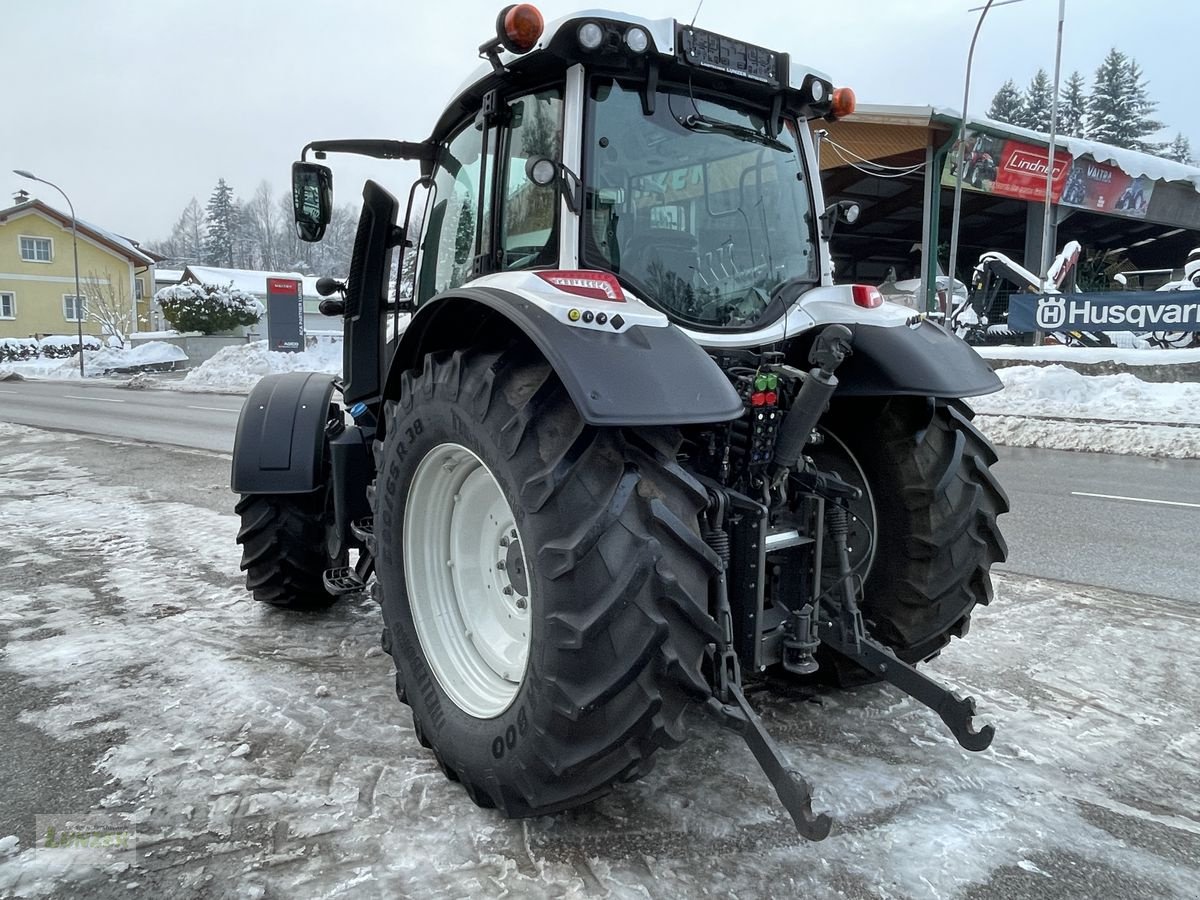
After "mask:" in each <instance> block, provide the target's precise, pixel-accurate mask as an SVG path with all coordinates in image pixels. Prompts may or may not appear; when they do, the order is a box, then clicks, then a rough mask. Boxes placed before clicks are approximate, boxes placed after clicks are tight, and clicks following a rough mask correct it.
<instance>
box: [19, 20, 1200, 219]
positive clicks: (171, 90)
mask: <svg viewBox="0 0 1200 900" xmlns="http://www.w3.org/2000/svg"><path fill="white" fill-rule="evenodd" d="M981 2H982V0H835V2H816V0H790V2H767V0H705V2H704V7H703V9H702V10H701V12H700V17H699V19H698V21H697V23H696V24H697V25H699V26H702V27H705V28H708V29H711V30H713V31H720V32H723V33H726V34H729V35H732V36H735V37H739V38H742V39H744V40H747V41H751V42H753V43H757V44H762V45H765V46H768V47H771V48H773V49H778V50H786V51H789V52H790V53H791V54H792V58H793V59H795V60H802V61H806V62H808V63H809V64H811V65H813V66H815V67H817V68H820V69H823V70H825V71H826V72H827V73H828V74H829V75H831V76H832V78H833V80H834V82H835V83H837V84H848V85H850V86H851V87H853V88H854V89H855V91H856V93H857V95H858V99H859V102H860V103H899V104H913V105H924V104H932V105H941V106H953V107H955V108H957V107H958V106H960V105H961V103H962V79H963V70H964V65H965V61H966V53H967V46H968V43H969V41H970V38H971V32H972V29H973V28H974V25H975V22H976V19H977V16H978V13H969V12H968V11H967V10H968V8H969V7H972V6H978V5H980V3H981ZM503 5H504V4H503V3H502V2H499V0H496V2H491V0H489V2H480V0H428V2H426V0H418V2H414V0H38V2H17V0H0V6H2V7H3V9H2V12H0V33H2V34H3V35H4V38H5V40H4V50H3V61H4V81H5V84H6V90H5V91H4V94H5V98H4V104H3V112H2V113H0V123H2V125H0V137H2V139H0V188H2V189H3V191H4V194H3V196H0V205H4V204H3V201H8V200H9V199H11V194H12V192H13V191H15V190H17V189H18V188H21V187H24V188H27V189H32V190H34V192H35V193H36V194H38V195H40V196H41V197H42V199H44V200H46V201H47V202H50V203H51V204H55V203H60V202H61V201H60V199H59V197H58V195H57V194H56V193H55V192H54V191H52V190H51V189H50V188H46V187H43V186H42V185H39V184H34V183H32V182H29V181H27V180H25V179H22V178H19V177H17V176H16V175H13V174H11V170H12V169H29V170H32V171H33V172H34V173H35V174H37V175H39V176H40V177H42V178H47V179H49V180H51V181H56V182H57V183H58V184H59V185H60V186H62V187H63V188H64V189H65V190H66V191H67V192H68V193H69V194H70V195H71V199H72V200H73V201H74V203H75V209H76V212H77V213H78V214H79V216H80V218H83V219H88V220H90V221H92V222H95V223H96V224H98V225H101V226H103V227H106V228H109V229H111V230H114V231H119V232H121V233H123V234H126V235H128V236H130V237H133V238H134V239H136V240H142V241H147V240H154V239H158V238H162V237H166V236H167V234H168V233H169V232H170V229H171V225H172V224H173V223H174V221H175V219H176V218H177V216H178V215H179V212H180V210H181V209H182V208H183V207H184V206H185V205H186V204H187V202H188V200H190V199H191V198H192V197H193V196H195V197H197V198H198V199H199V200H200V202H201V204H203V203H204V202H205V201H206V200H207V198H208V195H209V193H210V192H211V191H212V188H213V185H214V184H215V183H216V181H217V178H218V177H224V178H225V179H226V180H227V181H228V182H229V183H230V184H231V185H232V186H233V188H234V190H235V191H236V192H237V193H238V195H239V196H241V197H246V198H248V197H249V196H250V195H252V194H253V192H254V190H255V188H256V186H257V185H258V183H259V181H261V180H262V179H264V178H266V179H268V180H269V181H270V182H271V183H272V185H273V186H274V188H275V190H276V192H279V191H281V190H282V189H283V188H284V187H285V185H286V182H287V179H288V177H289V175H288V167H289V165H290V164H291V162H292V160H293V159H295V158H297V156H298V153H299V150H300V148H301V147H302V146H303V144H304V143H306V142H307V141H309V140H312V139H315V138H339V137H394V138H403V139H416V140H419V139H421V138H424V137H425V136H426V135H427V134H428V131H429V129H430V127H431V126H432V124H433V121H434V118H435V117H436V115H437V114H438V112H439V111H440V110H441V108H442V107H443V106H444V104H445V103H446V101H447V100H448V99H449V97H450V94H451V92H452V91H454V90H455V88H456V87H457V86H458V85H459V84H460V83H461V81H462V79H463V78H464V77H465V76H466V75H467V74H468V73H470V72H471V71H472V70H473V68H474V66H475V65H477V62H478V61H477V59H476V48H477V47H478V46H479V44H480V42H481V41H483V39H484V38H486V37H487V36H488V34H489V32H490V31H491V29H492V27H493V23H494V21H495V15H496V12H497V11H498V10H499V8H500V7H501V6H503ZM538 5H539V7H540V8H541V10H542V12H543V13H544V14H545V15H546V18H547V19H548V20H549V19H552V18H555V17H558V16H560V15H563V14H566V13H569V12H572V11H574V10H576V9H579V8H581V7H580V5H576V4H573V3H570V2H566V0H546V2H543V3H540V4H538ZM1190 6H1191V2H1190V0H1189V2H1187V3H1183V2H1180V0H1144V2H1141V3H1138V4H1136V6H1133V5H1131V4H1130V3H1129V0H1067V22H1066V29H1065V38H1064V50H1063V79H1064V81H1065V79H1066V76H1067V74H1068V73H1069V72H1070V71H1071V70H1072V69H1076V68H1077V69H1080V70H1081V71H1083V72H1084V74H1085V75H1087V76H1088V81H1089V84H1090V81H1091V74H1092V72H1093V71H1094V70H1095V68H1096V66H1097V65H1098V64H1099V63H1100V61H1101V59H1102V58H1103V56H1104V54H1105V53H1106V52H1107V50H1108V48H1109V47H1110V46H1112V45H1113V44H1117V45H1118V46H1120V47H1121V49H1123V50H1125V51H1126V52H1128V53H1130V54H1132V55H1133V56H1134V57H1136V58H1137V60H1138V61H1139V62H1140V63H1141V65H1142V67H1143V68H1144V69H1145V72H1146V75H1147V77H1148V78H1149V81H1150V89H1151V93H1152V94H1153V96H1154V97H1155V98H1157V100H1158V102H1159V104H1160V107H1159V118H1160V119H1161V120H1162V121H1164V122H1166V123H1167V124H1168V126H1170V132H1169V134H1167V133H1165V137H1170V136H1173V135H1174V133H1175V131H1176V130H1180V131H1182V132H1183V133H1184V134H1186V135H1188V137H1189V138H1191V140H1192V143H1193V146H1194V147H1196V149H1197V151H1200V126H1198V125H1197V124H1196V123H1197V111H1196V102H1195V91H1194V85H1195V84H1196V76H1195V70H1194V68H1193V65H1194V61H1193V58H1192V55H1191V54H1192V52H1194V50H1193V49H1192V44H1193V43H1194V39H1195V35H1194V33H1193V32H1194V29H1193V28H1191V25H1192V24H1193V23H1192V22H1191V21H1190V20H1191V19H1192V18H1193V17H1194V13H1193V12H1192V11H1190V9H1189V7H1190ZM625 8H626V9H627V10H629V11H631V12H633V11H636V12H638V13H639V14H641V15H645V16H647V17H650V18H657V17H670V16H674V17H676V18H679V19H685V20H686V19H690V18H691V16H692V13H693V12H694V11H695V4H694V2H693V0H687V2H668V0H639V2H638V3H636V4H627V5H626V6H625ZM1057 9H1058V2H1057V0H1024V2H1022V3H1019V4H1016V5H1011V6H1002V7H995V8H993V10H992V11H991V12H990V13H989V14H988V19H987V21H986V22H985V24H984V27H983V32H982V35H981V37H980V41H979V47H978V50H977V53H976V61H975V71H974V75H973V82H972V99H971V108H972V111H973V112H982V111H983V110H985V109H986V108H987V105H988V102H989V101H990V99H991V96H992V94H993V93H994V92H995V91H996V89H997V88H998V87H999V86H1000V84H1001V83H1002V82H1003V81H1004V80H1005V79H1006V78H1013V79H1015V80H1016V81H1017V82H1018V83H1019V84H1022V85H1024V84H1026V83H1027V82H1028V81H1029V79H1030V78H1031V77H1032V75H1033V73H1034V72H1035V70H1036V69H1037V67H1038V66H1043V67H1045V68H1046V70H1047V71H1049V72H1052V71H1053V65H1054V33H1055V24H1056V21H1057ZM331 161H332V162H333V165H334V172H335V193H336V197H337V199H338V201H339V202H344V201H352V200H356V199H357V198H358V196H359V195H360V191H361V182H362V179H363V178H364V177H367V176H370V177H375V178H376V179H377V180H379V181H381V182H382V183H383V184H384V185H385V186H387V187H389V188H390V189H391V190H392V191H393V193H397V194H400V193H402V192H404V191H406V190H407V188H408V185H409V184H410V183H411V180H412V179H413V178H414V177H415V167H411V166H410V165H408V164H403V163H384V162H369V161H368V162H359V161H350V162H346V161H342V160H334V159H333V158H332V157H331Z"/></svg>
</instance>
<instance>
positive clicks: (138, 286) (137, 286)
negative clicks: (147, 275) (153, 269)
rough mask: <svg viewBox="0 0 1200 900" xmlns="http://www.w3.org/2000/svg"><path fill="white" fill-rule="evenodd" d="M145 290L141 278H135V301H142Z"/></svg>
mask: <svg viewBox="0 0 1200 900" xmlns="http://www.w3.org/2000/svg"><path fill="white" fill-rule="evenodd" d="M144 290H145V288H144V287H142V279H140V278H135V279H134V280H133V299H134V300H141V299H142V292H143V291H144Z"/></svg>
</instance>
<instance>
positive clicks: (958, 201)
mask: <svg viewBox="0 0 1200 900" xmlns="http://www.w3.org/2000/svg"><path fill="white" fill-rule="evenodd" d="M994 2H995V0H987V3H985V4H984V6H983V12H981V13H980V14H979V21H978V22H976V23H975V33H974V34H973V35H971V48H970V49H969V50H968V51H967V75H966V78H964V79H963V103H962V123H961V124H960V125H959V129H958V154H957V164H956V165H955V167H954V214H953V216H952V217H951V221H950V268H949V270H948V271H947V273H946V274H947V275H948V276H949V278H948V279H947V291H946V309H944V310H943V312H944V313H945V315H946V321H947V322H949V321H950V315H951V313H952V312H953V311H954V280H955V275H954V267H955V265H956V264H957V262H958V226H959V220H960V219H961V218H962V184H963V166H964V165H965V164H966V156H967V103H969V102H970V99H971V64H972V63H973V62H974V61H975V42H976V41H977V40H979V29H981V28H982V27H983V20H984V19H985V18H987V14H988V10H989V9H991V8H992V3H994Z"/></svg>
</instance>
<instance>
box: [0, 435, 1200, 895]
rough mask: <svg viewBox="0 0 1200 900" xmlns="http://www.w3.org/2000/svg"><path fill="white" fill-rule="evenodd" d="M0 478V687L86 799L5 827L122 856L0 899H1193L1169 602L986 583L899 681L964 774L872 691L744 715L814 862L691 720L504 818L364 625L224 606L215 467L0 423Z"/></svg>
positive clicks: (741, 755)
mask: <svg viewBox="0 0 1200 900" xmlns="http://www.w3.org/2000/svg"><path fill="white" fill-rule="evenodd" d="M142 455H144V456H145V457H146V459H142ZM0 456H2V457H3V458H4V460H5V465H4V466H3V467H2V468H0V529H2V532H3V534H4V535H5V554H4V556H3V558H2V559H0V640H3V641H4V644H3V652H2V654H0V672H2V674H4V675H5V676H7V677H9V678H10V679H12V681H11V682H10V683H14V684H16V685H19V686H20V690H22V691H27V692H28V694H29V696H33V697H38V698H41V700H40V701H39V702H36V703H31V704H29V705H28V706H27V707H26V708H25V709H24V711H22V712H21V713H20V715H19V724H20V726H21V727H25V728H29V729H33V730H35V731H36V733H37V734H39V735H45V736H48V738H49V739H50V740H53V741H55V742H60V743H59V744H58V745H59V746H61V747H63V748H67V747H79V746H81V745H84V746H91V745H92V744H98V745H99V747H100V748H101V749H100V750H98V751H97V752H96V753H95V756H94V758H89V759H86V760H84V761H83V767H84V769H85V770H87V771H90V768H89V764H90V765H94V767H95V773H96V774H95V778H96V784H95V787H94V788H91V789H87V790H85V789H82V788H81V789H80V790H78V792H77V793H76V794H75V795H74V796H75V798H76V799H75V800H74V805H73V806H71V807H69V808H64V807H63V805H62V804H65V803H68V802H71V801H66V800H61V799H60V801H59V803H60V805H59V806H58V807H56V808H52V809H41V810H39V809H35V810H30V815H31V816H32V814H34V813H35V812H37V813H88V812H100V813H104V814H106V815H108V816H110V817H115V818H117V819H118V820H119V821H122V822H124V823H126V824H127V825H128V827H130V828H132V829H134V830H135V831H136V835H137V858H136V861H135V862H131V861H130V860H129V858H128V857H121V858H119V859H117V860H116V861H114V862H111V863H110V862H109V861H108V860H107V858H105V857H104V856H103V855H102V854H99V853H97V851H94V850H84V849H38V848H34V847H31V846H30V838H29V836H28V835H24V836H22V835H15V836H14V837H16V838H17V839H16V840H14V839H13V837H6V836H5V835H4V834H2V833H0V896H2V897H10V896H15V897H26V896H54V897H65V896H79V897H89V898H101V897H105V898H107V897H118V896H120V897H128V896H134V897H136V896H142V895H144V894H145V895H154V896H163V897H172V898H176V897H184V898H193V897H195V898H207V897H216V896H230V897H248V898H249V897H253V898H262V897H354V898H358V897H365V898H376V897H379V898H383V897H436V898H452V897H466V896H472V897H474V896H483V897H505V896H507V897H521V898H525V897H530V898H550V897H554V898H583V897H599V896H604V897H612V898H635V897H636V898H647V897H671V898H674V897H730V896H737V897H741V898H777V897H816V898H833V897H838V898H922V900H924V898H972V900H999V898H1005V900H1007V898H1012V897H1046V898H1050V897H1068V896H1069V897H1121V898H1123V900H1141V898H1146V900H1150V898H1153V900H1161V898H1168V897H1179V898H1194V897H1195V896H1196V885H1197V884H1200V823H1198V822H1197V818H1196V811H1197V810H1198V809H1200V781H1197V778H1196V759H1197V758H1200V729H1198V727H1197V721H1200V705H1198V704H1200V695H1197V692H1196V691H1195V690H1193V689H1190V688H1191V687H1192V686H1194V685H1196V684H1198V683H1200V656H1197V654H1196V653H1195V647H1194V642H1195V635H1196V634H1197V632H1198V628H1200V607H1198V606H1197V605H1196V604H1194V603H1186V602H1178V601H1169V600H1160V599H1152V598H1148V597H1141V596H1126V595H1118V594H1115V593H1113V592H1110V591H1105V590H1100V589H1084V588H1072V587H1068V586H1065V585H1062V584H1057V583H1050V582H1045V581H1039V580H1036V579H1028V578H1022V577H1017V576H1006V577H1002V578H999V579H998V589H997V593H996V599H995V601H994V603H993V604H992V605H991V606H990V607H988V608H986V609H981V610H979V611H977V615H976V617H975V622H974V625H973V627H972V629H971V633H970V635H969V636H968V638H967V639H966V640H965V641H963V642H956V643H955V644H954V645H953V646H951V647H950V648H949V649H948V650H947V651H946V652H945V653H943V654H942V656H941V657H939V659H938V660H936V662H935V663H934V664H933V665H932V666H931V668H932V669H933V670H934V671H935V672H936V673H937V674H938V676H939V677H941V678H943V679H945V680H946V681H948V682H949V683H951V684H953V685H956V686H958V687H959V688H960V689H962V690H969V691H971V692H973V693H975V694H976V695H977V696H978V698H979V701H980V710H981V712H982V713H984V714H986V715H987V716H989V717H990V718H992V719H993V720H994V721H995V723H996V725H997V729H998V731H997V738H996V741H995V743H994V744H993V746H992V747H991V748H990V749H989V750H987V751H984V752H983V753H980V754H971V753H967V752H966V751H963V750H961V749H960V748H959V747H958V746H957V744H955V742H954V741H953V739H952V738H951V737H950V736H949V735H948V733H947V732H946V730H945V729H944V728H943V727H942V725H941V723H940V722H939V721H938V720H937V718H936V716H934V715H933V714H932V713H931V712H930V711H929V710H927V709H925V708H924V707H921V706H919V705H917V704H916V703H914V702H912V701H910V700H908V699H905V698H903V697H902V696H901V695H900V694H899V693H897V692H896V691H895V690H894V689H892V688H889V687H885V686H872V687H866V688H861V689H858V690H854V691H849V692H845V693H830V694H824V695H821V696H818V697H816V698H813V699H812V700H809V701H804V700H801V699H795V698H793V699H788V698H784V697H775V696H770V695H764V694H756V695H754V702H755V704H756V705H757V706H758V707H759V709H760V710H761V712H762V714H763V716H764V719H765V720H766V722H767V725H768V728H769V729H770V730H771V732H772V733H773V734H774V735H775V737H776V738H777V740H778V741H779V743H780V745H781V746H782V747H783V748H784V750H785V752H786V753H787V754H788V755H789V756H790V758H791V760H792V762H793V764H794V765H795V766H796V767H797V768H799V769H801V770H803V771H804V772H806V773H807V774H808V775H809V776H810V777H811V778H812V780H813V781H814V783H815V785H816V803H815V806H816V808H818V809H821V810H828V811H830V812H832V813H833V814H834V815H835V816H836V818H837V822H838V825H837V828H836V831H835V833H834V834H833V835H832V836H831V837H830V838H829V839H828V840H827V841H825V842H823V843H821V844H807V843H804V842H803V841H801V840H799V839H798V838H797V836H796V834H795V832H794V829H793V828H792V825H791V823H790V820H789V819H788V818H787V816H786V814H785V813H784V812H783V811H782V809H781V808H780V807H779V805H778V803H777V801H776V799H775V797H774V794H773V792H772V790H771V789H770V787H769V785H768V783H767V781H766V779H765V778H764V776H763V775H762V774H761V773H760V772H759V770H758V767H757V766H756V765H755V763H754V761H753V759H752V757H751V755H750V753H749V751H748V750H747V749H746V747H745V746H744V744H743V743H742V741H741V740H740V739H739V738H738V737H736V736H735V735H733V734H730V733H728V732H724V731H721V730H719V729H718V728H717V727H716V726H714V725H713V724H712V723H711V722H710V721H709V720H707V719H706V718H704V717H702V716H699V715H697V716H696V717H694V719H693V721H692V728H691V731H692V737H691V740H690V741H689V742H688V743H687V744H685V745H684V746H683V747H681V748H680V749H678V750H676V751H672V752H670V753H664V754H661V755H660V757H659V765H658V767H657V768H656V769H655V771H654V772H652V773H651V774H650V775H649V776H647V777H646V778H645V779H643V780H642V781H640V782H638V783H635V784H632V785H627V786H623V787H621V788H620V789H619V790H617V791H616V792H615V793H614V794H613V795H612V796H610V797H608V798H605V799H603V800H601V801H599V802H597V803H594V804H592V805H590V806H588V807H586V808H583V809H580V810H576V811H573V812H569V813H563V814H560V815H557V816H552V817H544V818H537V819H531V820H525V821H506V820H504V819H502V818H500V817H499V816H498V815H497V814H496V813H495V812H492V811H487V810H481V809H478V808H477V807H475V806H474V805H473V804H472V803H471V802H470V801H469V800H468V799H467V797H466V795H465V793H464V792H463V790H462V789H461V788H460V787H459V786H458V785H455V784H453V783H451V782H448V781H447V780H446V779H445V778H444V777H443V776H442V775H441V773H440V772H439V770H438V768H437V766H436V764H435V763H434V761H433V758H432V756H431V754H430V753H429V752H428V751H426V750H423V749H422V748H421V747H420V746H419V744H418V743H417V741H416V738H415V737H414V735H413V731H412V727H411V719H410V717H409V715H408V713H407V712H406V711H405V710H404V708H403V707H401V706H400V705H399V704H398V703H397V702H396V699H395V697H394V695H393V692H392V687H391V683H392V681H391V679H392V676H391V672H392V669H391V665H390V662H389V660H388V658H387V657H386V656H384V655H383V654H382V652H381V651H380V650H379V649H378V639H379V630H380V619H379V613H378V609H377V608H376V607H375V606H374V605H373V604H372V603H371V602H369V601H367V600H364V599H352V600H346V601H342V602H340V603H339V604H337V605H336V606H335V607H334V608H333V609H332V610H331V611H330V612H328V613H326V614H321V615H318V616H313V615H298V614H291V613H286V612H281V611H278V610H272V609H269V608H263V607H261V606H258V605H256V604H255V603H254V602H253V601H251V600H250V599H249V597H248V595H247V594H246V593H245V591H244V589H243V587H242V579H241V576H240V574H239V572H238V570H237V562H238V548H237V547H236V545H235V543H234V536H235V534H236V532H237V522H236V520H235V519H234V518H233V517H232V516H231V515H229V514H226V513H221V512H217V511H216V510H217V509H220V508H222V507H223V500H222V503H219V504H218V503H215V502H212V498H211V497H210V496H209V495H208V494H207V490H208V489H209V486H210V485H211V484H214V483H219V482H221V481H223V480H224V477H225V467H226V466H227V462H226V461H225V460H215V461H214V460H212V459H211V458H209V457H205V456H202V455H199V454H183V453H180V452H179V451H175V450H169V449H165V448H155V449H141V448H132V447H123V446H112V445H107V444H101V443H99V442H95V441H89V440H87V439H83V438H69V437H68V438H64V436H62V435H60V434H54V435H51V434H48V433H43V432H39V431H35V430H33V429H27V428H23V427H20V426H12V425H3V424H0ZM137 465H148V466H152V467H153V471H157V472H159V475H160V479H159V480H160V482H161V483H156V484H152V485H149V486H148V484H147V482H146V480H145V479H143V478H140V477H138V476H135V475H132V474H130V467H131V466H137ZM188 492H190V493H188ZM193 494H194V495H196V496H197V498H198V499H194V500H193V499H188V498H189V497H190V496H191V495H193ZM224 496H227V495H226V494H224V493H223V494H222V497H224ZM13 724H16V723H13ZM6 727H12V726H11V725H5V724H0V730H2V729H4V728H6ZM63 752H64V753H66V752H67V751H66V750H65V749H64V751H63ZM73 752H79V751H78V750H76V751H73ZM5 762H7V760H0V765H3V764H4V763H5ZM55 790H56V791H57V793H56V794H55V796H58V797H60V798H61V797H62V796H67V797H70V796H72V795H71V793H70V792H69V790H68V789H66V788H62V787H61V786H60V787H57V788H55Z"/></svg>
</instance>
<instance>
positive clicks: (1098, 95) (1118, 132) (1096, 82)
mask: <svg viewBox="0 0 1200 900" xmlns="http://www.w3.org/2000/svg"><path fill="white" fill-rule="evenodd" d="M1128 76H1129V58H1128V57H1127V56H1126V55H1125V54H1124V53H1122V52H1121V51H1120V50H1118V49H1117V48H1116V47H1113V48H1112V49H1111V50H1109V51H1108V56H1106V57H1104V62H1102V63H1100V65H1099V67H1098V68H1097V69H1096V75H1095V78H1094V79H1093V81H1092V95H1091V97H1090V98H1089V100H1088V131H1087V137H1089V138H1092V139H1093V140H1097V141H1102V142H1103V143H1105V144H1112V145H1113V146H1116V147H1128V146H1130V141H1131V138H1132V128H1131V123H1132V120H1133V106H1132V104H1131V102H1130V97H1129V93H1128V86H1129V79H1128Z"/></svg>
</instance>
